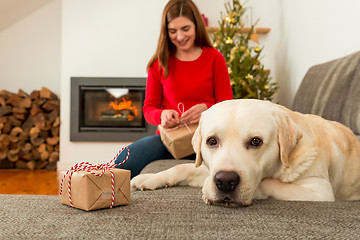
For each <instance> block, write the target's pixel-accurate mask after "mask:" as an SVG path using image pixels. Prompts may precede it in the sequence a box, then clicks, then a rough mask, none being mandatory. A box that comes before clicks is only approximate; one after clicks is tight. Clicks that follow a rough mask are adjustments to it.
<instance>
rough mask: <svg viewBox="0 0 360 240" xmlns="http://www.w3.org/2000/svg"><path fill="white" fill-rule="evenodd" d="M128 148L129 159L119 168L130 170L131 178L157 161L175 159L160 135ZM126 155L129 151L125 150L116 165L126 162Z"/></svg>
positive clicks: (192, 156)
mask: <svg viewBox="0 0 360 240" xmlns="http://www.w3.org/2000/svg"><path fill="white" fill-rule="evenodd" d="M128 148H129V150H130V155H129V159H128V160H127V161H126V162H125V163H123V164H121V165H120V166H117V168H120V169H127V170H130V171H131V178H133V177H135V176H136V175H138V174H139V173H140V172H141V170H142V169H143V168H144V167H145V166H146V165H148V164H149V163H151V162H153V161H155V160H161V159H173V158H174V157H173V156H172V155H171V153H170V152H169V151H168V150H167V149H166V147H165V146H164V144H163V143H162V142H161V139H160V135H153V136H149V137H145V138H143V139H140V140H139V141H137V142H134V143H133V144H131V145H129V146H128ZM126 155H127V150H126V149H125V150H124V151H122V152H121V153H120V154H119V156H118V157H117V158H116V160H115V164H117V163H120V162H122V161H124V159H125V158H126ZM187 159H195V155H194V154H193V155H190V156H189V157H187Z"/></svg>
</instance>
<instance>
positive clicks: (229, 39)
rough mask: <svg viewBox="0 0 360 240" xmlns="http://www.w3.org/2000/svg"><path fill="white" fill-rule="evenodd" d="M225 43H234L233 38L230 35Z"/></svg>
mask: <svg viewBox="0 0 360 240" xmlns="http://www.w3.org/2000/svg"><path fill="white" fill-rule="evenodd" d="M225 43H226V44H227V45H231V44H233V40H232V39H231V38H230V37H228V38H227V39H226V41H225Z"/></svg>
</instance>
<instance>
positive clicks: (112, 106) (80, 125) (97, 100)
mask: <svg viewBox="0 0 360 240" xmlns="http://www.w3.org/2000/svg"><path fill="white" fill-rule="evenodd" d="M145 83H146V79H145V78H86V77H72V78H71V111H70V115H71V116H70V118H71V121H70V141H125V142H129V141H136V140H138V139H140V138H143V137H145V136H149V135H152V134H154V133H155V129H156V127H155V126H152V125H149V124H148V123H147V122H146V121H145V119H144V115H143V111H142V107H143V103H144V98H145Z"/></svg>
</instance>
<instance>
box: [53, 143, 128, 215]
mask: <svg viewBox="0 0 360 240" xmlns="http://www.w3.org/2000/svg"><path fill="white" fill-rule="evenodd" d="M125 149H127V155H126V158H125V159H124V160H123V161H122V162H120V163H117V164H114V163H113V162H115V160H116V158H117V157H118V156H119V154H120V153H121V152H122V151H124V150H125ZM129 156H130V150H129V148H128V147H124V148H122V149H121V150H120V151H119V152H118V153H117V154H116V156H115V157H114V158H113V159H112V160H111V161H110V162H108V163H102V164H96V165H94V164H91V163H89V162H81V163H76V164H75V165H74V166H72V167H71V168H70V169H69V170H68V171H67V172H66V173H65V174H64V176H63V178H62V179H61V183H60V195H61V194H62V187H63V182H64V179H65V178H66V176H67V175H69V180H68V193H69V202H70V205H71V207H73V208H74V205H73V203H72V201H71V176H72V175H73V173H74V172H77V171H87V172H88V173H91V174H93V175H95V176H98V177H101V176H102V175H104V173H105V171H109V172H110V174H111V205H110V208H112V207H113V206H114V202H115V181H114V172H113V171H112V170H111V168H114V167H117V166H120V165H121V164H123V163H124V162H126V160H128V158H129ZM94 170H102V171H101V173H95V172H92V171H94Z"/></svg>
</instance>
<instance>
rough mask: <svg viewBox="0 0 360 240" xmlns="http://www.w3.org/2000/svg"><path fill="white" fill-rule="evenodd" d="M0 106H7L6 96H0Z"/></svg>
mask: <svg viewBox="0 0 360 240" xmlns="http://www.w3.org/2000/svg"><path fill="white" fill-rule="evenodd" d="M0 106H2V107H3V106H6V102H5V98H3V97H0Z"/></svg>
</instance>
